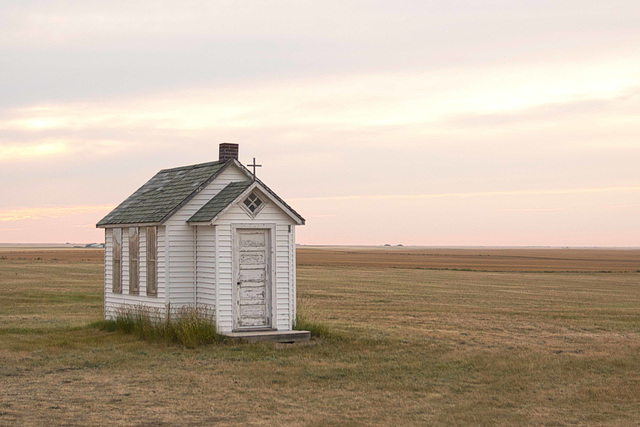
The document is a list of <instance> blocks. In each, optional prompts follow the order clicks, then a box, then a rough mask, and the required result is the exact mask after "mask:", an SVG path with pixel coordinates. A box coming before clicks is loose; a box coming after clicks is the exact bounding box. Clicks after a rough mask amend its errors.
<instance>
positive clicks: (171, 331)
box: [91, 306, 226, 348]
mask: <svg viewBox="0 0 640 427" xmlns="http://www.w3.org/2000/svg"><path fill="white" fill-rule="evenodd" d="M169 312H170V315H169V316H164V313H162V312H160V311H159V310H153V309H150V308H148V307H143V306H135V307H132V308H123V309H121V310H119V311H118V313H117V315H116V317H115V319H109V320H100V321H98V322H95V323H92V324H91V326H92V327H95V328H97V329H100V330H103V331H107V332H121V333H125V334H134V335H135V336H137V337H138V338H140V339H143V340H147V341H155V342H164V343H166V344H179V345H183V346H185V347H187V348H195V347H198V346H202V345H207V344H213V343H216V342H222V341H224V340H225V339H226V338H225V337H224V336H222V335H220V334H218V333H217V332H216V325H215V322H214V320H213V315H212V313H210V312H209V311H208V310H202V309H195V308H191V307H183V308H180V309H178V310H177V311H175V312H171V310H169Z"/></svg>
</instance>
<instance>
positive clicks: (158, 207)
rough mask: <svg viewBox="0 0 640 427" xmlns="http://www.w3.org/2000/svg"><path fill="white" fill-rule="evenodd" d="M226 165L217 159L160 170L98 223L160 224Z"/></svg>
mask: <svg viewBox="0 0 640 427" xmlns="http://www.w3.org/2000/svg"><path fill="white" fill-rule="evenodd" d="M225 164H226V163H225V162H220V161H218V162H210V163H201V164H197V165H191V166H183V167H179V168H173V169H163V170H161V171H160V172H158V173H157V174H156V175H155V176H154V177H153V178H151V179H150V180H149V181H148V182H147V183H146V184H144V185H143V186H142V187H140V188H139V189H138V191H136V192H135V193H133V194H132V195H131V196H129V197H128V198H127V199H126V200H125V201H124V202H122V203H121V204H120V205H119V206H118V207H116V208H115V209H114V210H112V211H111V212H110V213H109V214H108V215H107V216H105V217H104V218H102V219H101V220H100V222H98V224H97V226H98V227H100V226H105V225H113V224H146V223H161V222H162V221H163V220H164V219H166V218H168V217H169V216H170V215H172V214H173V213H174V212H175V211H177V210H178V209H179V208H180V207H182V206H183V205H184V204H185V203H186V202H188V201H189V200H191V198H192V197H193V196H195V195H196V194H197V193H198V192H199V191H200V190H201V189H202V188H204V186H205V185H206V184H208V183H209V182H211V180H212V179H213V178H215V177H216V175H217V174H218V172H220V171H221V170H222V168H223V167H224V166H225ZM214 199H215V198H214ZM212 201H213V200H212ZM209 203H211V202H209ZM207 204H208V203H207Z"/></svg>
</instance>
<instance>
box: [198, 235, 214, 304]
mask: <svg viewBox="0 0 640 427" xmlns="http://www.w3.org/2000/svg"><path fill="white" fill-rule="evenodd" d="M215 245H216V234H215V227H213V226H211V225H200V226H198V227H197V228H196V304H197V306H198V307H203V308H206V309H207V310H211V311H214V310H215V304H216V247H215Z"/></svg>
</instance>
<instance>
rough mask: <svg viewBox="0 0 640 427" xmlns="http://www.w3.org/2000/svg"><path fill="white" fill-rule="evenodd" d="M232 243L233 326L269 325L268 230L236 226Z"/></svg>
mask: <svg viewBox="0 0 640 427" xmlns="http://www.w3.org/2000/svg"><path fill="white" fill-rule="evenodd" d="M235 246H236V248H235V249H236V251H237V252H236V257H235V259H236V260H237V262H236V274H235V277H236V289H235V298H236V301H235V327H236V328H237V329H254V328H270V327H271V310H270V307H271V297H270V296H271V280H270V278H271V272H270V268H269V265H270V262H269V261H270V260H269V254H270V250H269V230H264V229H240V230H237V235H236V245H235Z"/></svg>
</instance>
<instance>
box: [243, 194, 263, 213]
mask: <svg viewBox="0 0 640 427" xmlns="http://www.w3.org/2000/svg"><path fill="white" fill-rule="evenodd" d="M242 203H243V204H244V205H245V206H246V208H247V209H249V211H250V212H251V213H252V214H255V213H257V211H258V209H259V208H260V206H262V205H263V204H264V202H263V201H262V199H260V197H258V195H257V194H256V193H251V194H249V197H247V198H246V199H244V201H243V202H242Z"/></svg>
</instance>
